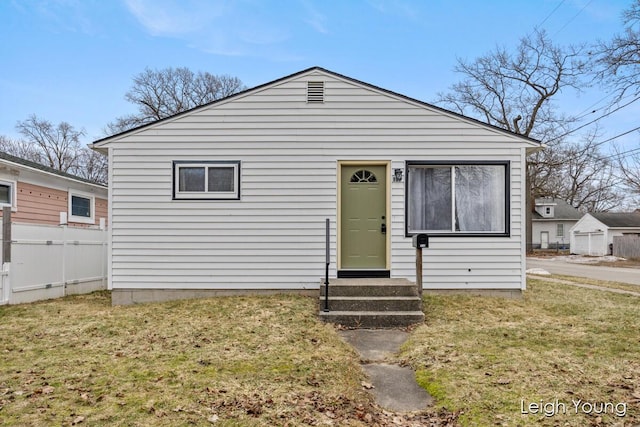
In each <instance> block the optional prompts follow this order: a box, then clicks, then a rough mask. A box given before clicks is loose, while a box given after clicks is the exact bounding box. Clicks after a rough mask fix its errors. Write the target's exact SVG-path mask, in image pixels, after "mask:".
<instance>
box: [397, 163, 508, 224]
mask: <svg viewBox="0 0 640 427" xmlns="http://www.w3.org/2000/svg"><path fill="white" fill-rule="evenodd" d="M508 171H509V163H508V162H481V163H472V162H452V163H434V162H407V174H406V176H407V183H406V222H405V223H406V234H407V235H408V236H409V235H413V234H416V233H427V234H450V235H500V236H508V235H509V211H508V199H509V186H508V181H509V178H508V177H509V173H508Z"/></svg>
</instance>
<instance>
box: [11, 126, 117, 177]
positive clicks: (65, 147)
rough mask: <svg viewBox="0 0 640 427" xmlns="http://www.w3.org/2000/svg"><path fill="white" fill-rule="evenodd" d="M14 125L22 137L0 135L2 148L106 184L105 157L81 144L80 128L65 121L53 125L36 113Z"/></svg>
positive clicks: (25, 157)
mask: <svg viewBox="0 0 640 427" xmlns="http://www.w3.org/2000/svg"><path fill="white" fill-rule="evenodd" d="M16 128H17V129H18V131H19V132H20V133H21V134H22V135H23V136H24V138H25V139H11V138H8V137H6V136H2V135H0V150H1V151H4V152H5V153H8V154H11V155H13V156H16V157H20V158H22V159H25V160H30V161H32V162H35V163H39V164H42V165H44V166H48V167H50V168H53V169H55V170H59V171H61V172H66V173H69V174H72V175H75V176H78V177H80V178H85V179H87V180H90V181H92V182H96V183H99V184H106V183H107V166H108V159H107V157H106V156H104V155H102V154H100V153H98V152H95V151H93V150H90V149H89V148H87V147H85V146H84V145H82V144H80V138H81V137H82V136H84V131H83V130H81V131H78V130H75V128H74V127H73V126H71V125H70V124H69V123H66V122H61V123H59V124H58V125H57V126H54V125H53V124H51V123H50V122H49V121H47V120H44V119H40V118H38V117H36V116H35V115H31V116H29V118H28V119H27V120H24V121H21V122H18V124H17V125H16Z"/></svg>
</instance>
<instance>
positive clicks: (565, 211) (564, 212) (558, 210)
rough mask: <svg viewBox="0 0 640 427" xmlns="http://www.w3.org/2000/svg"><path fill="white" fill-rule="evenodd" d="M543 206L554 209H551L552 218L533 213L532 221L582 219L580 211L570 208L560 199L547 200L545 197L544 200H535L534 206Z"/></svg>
mask: <svg viewBox="0 0 640 427" xmlns="http://www.w3.org/2000/svg"><path fill="white" fill-rule="evenodd" d="M543 204H550V205H551V204H553V205H554V208H553V217H547V218H545V217H543V216H542V215H540V214H539V213H538V212H536V211H534V212H533V217H532V218H533V219H534V220H538V219H539V220H544V221H553V220H560V219H562V220H576V221H577V220H579V219H580V218H582V214H581V213H580V211H578V209H576V208H574V207H573V206H571V205H570V204H568V203H567V202H565V201H564V200H562V199H557V198H549V197H545V198H540V199H536V205H543Z"/></svg>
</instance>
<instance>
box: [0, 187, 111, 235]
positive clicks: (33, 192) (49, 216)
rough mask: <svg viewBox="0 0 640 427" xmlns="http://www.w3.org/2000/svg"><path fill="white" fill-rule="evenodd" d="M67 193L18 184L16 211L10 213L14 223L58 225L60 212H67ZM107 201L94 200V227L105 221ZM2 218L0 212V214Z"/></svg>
mask: <svg viewBox="0 0 640 427" xmlns="http://www.w3.org/2000/svg"><path fill="white" fill-rule="evenodd" d="M68 200H69V192H68V191H63V190H58V189H55V188H48V187H43V186H40V185H34V184H29V183H25V182H18V184H17V201H16V208H17V209H16V211H15V212H12V214H11V219H12V220H13V221H14V222H21V223H30V224H49V225H58V224H60V212H68V210H69V201H68ZM107 204H108V202H107V200H106V199H100V198H98V197H96V198H95V211H96V212H95V213H96V215H95V218H96V225H97V224H99V223H100V218H105V219H107V216H108V213H107V210H108V208H107ZM0 217H2V212H0ZM69 224H70V225H74V226H78V227H86V226H87V224H79V223H73V222H70V223H69Z"/></svg>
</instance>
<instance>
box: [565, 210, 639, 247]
mask: <svg viewBox="0 0 640 427" xmlns="http://www.w3.org/2000/svg"><path fill="white" fill-rule="evenodd" d="M636 233H640V212H630V213H628V212H594V213H588V214H585V215H584V216H583V217H582V218H580V220H579V221H578V222H577V223H576V225H574V226H573V227H571V230H570V231H569V234H570V238H571V252H572V253H574V254H578V255H591V256H602V255H609V254H610V253H611V252H610V249H609V245H610V244H613V237H614V236H622V235H625V234H636Z"/></svg>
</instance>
